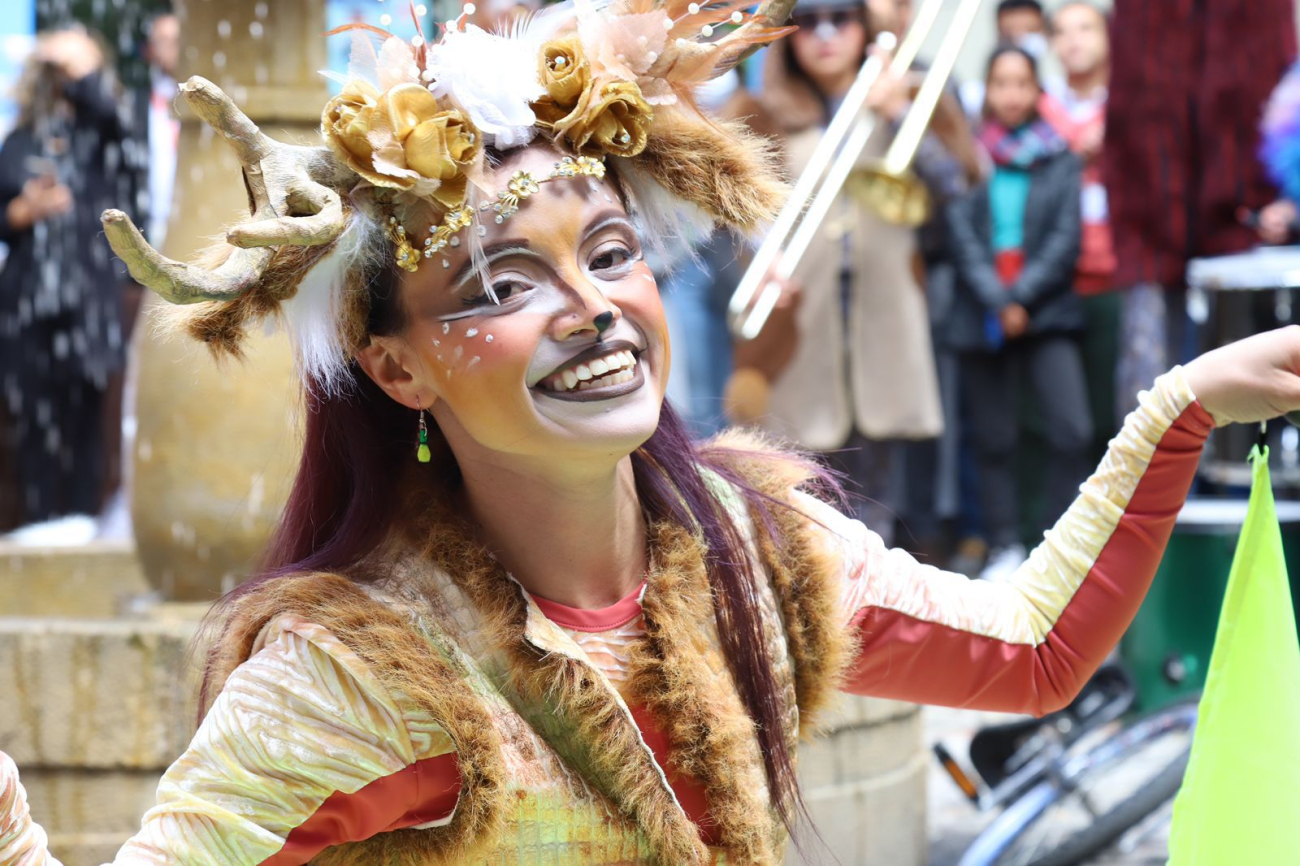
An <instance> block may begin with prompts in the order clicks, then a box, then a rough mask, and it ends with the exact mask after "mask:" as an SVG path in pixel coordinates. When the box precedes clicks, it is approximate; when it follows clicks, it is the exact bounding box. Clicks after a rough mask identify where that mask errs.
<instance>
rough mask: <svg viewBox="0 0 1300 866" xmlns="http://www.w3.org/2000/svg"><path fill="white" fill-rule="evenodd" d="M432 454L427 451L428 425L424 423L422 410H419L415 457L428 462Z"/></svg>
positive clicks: (422, 461)
mask: <svg viewBox="0 0 1300 866" xmlns="http://www.w3.org/2000/svg"><path fill="white" fill-rule="evenodd" d="M432 457H433V455H432V454H430V453H429V427H428V425H427V424H425V423H424V410H423V409H421V410H420V447H419V448H416V449H415V459H416V460H419V461H420V462H421V463H428V462H429V460H430V459H432Z"/></svg>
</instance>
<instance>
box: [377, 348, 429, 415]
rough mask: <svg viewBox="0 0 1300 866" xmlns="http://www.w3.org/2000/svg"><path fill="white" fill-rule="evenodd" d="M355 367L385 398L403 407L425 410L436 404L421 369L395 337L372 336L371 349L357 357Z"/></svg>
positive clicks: (412, 355)
mask: <svg viewBox="0 0 1300 866" xmlns="http://www.w3.org/2000/svg"><path fill="white" fill-rule="evenodd" d="M357 363H358V364H359V365H360V366H361V369H362V370H364V371H365V373H366V375H367V376H369V377H370V378H371V380H372V381H373V382H374V383H375V384H376V385H378V386H379V387H380V388H382V389H383V391H384V393H385V394H387V395H388V396H389V397H392V398H393V399H394V400H396V401H397V402H398V403H401V404H402V405H403V406H410V407H411V408H412V409H428V408H429V407H431V406H432V405H433V404H434V403H435V402H437V399H438V394H437V392H436V391H435V390H434V388H433V386H432V384H431V380H426V378H425V376H424V375H423V370H422V366H423V365H420V364H419V360H418V358H417V357H416V356H415V354H414V353H412V352H410V351H408V350H407V349H406V344H405V343H403V342H402V341H401V340H400V339H398V338H396V337H374V336H372V337H371V338H370V345H368V346H366V347H365V348H364V349H362V350H361V351H360V352H358V353H357Z"/></svg>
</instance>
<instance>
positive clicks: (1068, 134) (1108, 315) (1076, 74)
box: [1038, 2, 1120, 459]
mask: <svg viewBox="0 0 1300 866" xmlns="http://www.w3.org/2000/svg"><path fill="white" fill-rule="evenodd" d="M1052 50H1053V51H1054V52H1055V53H1056V56H1057V58H1058V59H1059V60H1060V61H1061V65H1062V67H1063V68H1064V69H1065V76H1066V77H1065V78H1064V79H1063V80H1061V79H1057V80H1054V81H1051V80H1049V81H1048V82H1046V84H1045V89H1046V92H1045V93H1044V94H1043V97H1042V99H1040V100H1039V104H1038V110H1039V112H1040V113H1041V114H1042V116H1043V119H1044V120H1046V121H1047V122H1048V123H1050V124H1051V125H1052V128H1053V129H1055V130H1056V131H1057V132H1058V133H1060V135H1061V137H1062V138H1064V139H1065V140H1066V142H1067V143H1068V144H1069V145H1070V149H1071V150H1072V151H1074V152H1075V153H1076V154H1077V155H1078V156H1079V158H1080V159H1081V160H1083V185H1082V188H1081V190H1080V196H1079V201H1080V207H1081V211H1080V216H1081V218H1082V226H1083V233H1082V240H1081V244H1080V252H1079V265H1078V268H1077V269H1076V272H1075V278H1074V289H1075V291H1076V292H1078V293H1079V295H1080V296H1081V297H1082V300H1083V312H1084V318H1085V319H1086V322H1087V325H1086V327H1085V328H1084V332H1083V346H1082V348H1083V362H1084V369H1085V370H1086V371H1087V374H1088V397H1089V404H1090V405H1091V407H1092V419H1093V425H1094V428H1095V433H1096V436H1095V439H1094V442H1093V451H1094V452H1095V455H1094V456H1095V457H1096V458H1097V459H1100V457H1101V455H1102V454H1103V453H1105V450H1106V442H1107V441H1108V440H1109V438H1110V436H1111V435H1112V434H1113V433H1114V432H1115V430H1116V420H1117V419H1116V417H1115V405H1116V401H1115V373H1116V369H1115V362H1116V358H1117V357H1118V356H1119V307H1120V299H1119V296H1118V295H1117V294H1115V293H1114V292H1113V291H1112V289H1113V288H1114V277H1115V245H1114V242H1113V240H1112V238H1111V235H1110V218H1109V213H1108V212H1107V208H1106V187H1105V186H1104V185H1103V184H1102V178H1101V160H1100V156H1101V148H1102V140H1103V138H1104V136H1105V133H1106V96H1107V86H1108V85H1109V82H1110V36H1109V34H1107V32H1106V15H1105V13H1103V12H1102V11H1101V10H1100V9H1098V8H1097V7H1096V6H1093V5H1092V4H1091V3H1087V2H1070V3H1066V4H1065V5H1063V6H1059V7H1057V9H1056V11H1055V12H1054V13H1053V15H1052Z"/></svg>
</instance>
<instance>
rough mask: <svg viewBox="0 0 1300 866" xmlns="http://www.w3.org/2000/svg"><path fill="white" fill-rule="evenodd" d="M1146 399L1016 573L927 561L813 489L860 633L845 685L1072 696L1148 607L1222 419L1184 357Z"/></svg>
mask: <svg viewBox="0 0 1300 866" xmlns="http://www.w3.org/2000/svg"><path fill="white" fill-rule="evenodd" d="M1139 403H1140V404H1139V407H1138V408H1137V409H1136V410H1134V411H1133V413H1132V414H1130V415H1129V417H1128V418H1127V419H1126V420H1125V422H1124V426H1123V428H1122V429H1121V431H1120V433H1119V435H1117V436H1116V437H1115V438H1114V439H1113V440H1112V441H1111V443H1110V448H1109V450H1108V451H1107V453H1106V456H1105V458H1104V459H1103V460H1102V462H1101V465H1100V466H1099V467H1098V468H1097V471H1096V472H1095V473H1094V474H1093V475H1092V477H1091V478H1089V479H1088V480H1087V482H1085V483H1084V484H1083V485H1082V487H1081V488H1080V492H1079V497H1078V498H1077V499H1076V500H1075V501H1074V504H1073V505H1072V506H1071V507H1070V508H1069V510H1068V511H1067V512H1066V513H1065V514H1064V515H1063V516H1062V517H1061V519H1060V520H1058V521H1057V523H1056V525H1055V526H1053V527H1052V529H1051V530H1049V531H1048V532H1047V533H1046V534H1045V536H1044V540H1043V542H1042V543H1041V544H1039V545H1038V547H1036V548H1035V549H1034V551H1033V553H1032V554H1031V555H1030V557H1029V560H1028V561H1027V562H1026V563H1025V564H1024V565H1023V566H1021V567H1020V569H1019V570H1017V571H1016V572H1015V573H1014V574H1013V575H1012V576H1011V577H1010V578H1008V579H1007V580H1005V581H1000V582H996V583H991V582H987V581H981V580H970V579H968V578H966V577H965V576H963V575H959V574H953V573H950V572H944V571H941V570H939V569H937V568H934V567H933V566H927V565H921V564H919V563H917V562H916V561H915V560H914V559H913V558H912V557H911V556H910V555H909V554H907V553H906V552H904V551H901V550H890V549H887V548H886V547H885V545H884V544H883V543H882V541H881V539H880V537H879V536H878V535H876V534H875V533H873V532H871V531H869V530H868V529H867V528H866V527H864V526H863V525H862V524H861V523H859V522H857V521H854V520H850V519H849V518H847V517H844V516H843V515H841V514H839V513H838V512H837V511H835V510H834V509H832V508H830V507H829V506H826V505H824V504H821V503H816V504H812V502H813V501H812V500H811V498H809V499H808V500H806V502H807V503H808V504H809V508H810V510H811V512H812V513H811V515H810V516H812V517H814V518H815V519H816V521H817V522H818V523H819V524H820V526H818V527H816V528H815V529H814V531H817V532H820V533H822V534H823V535H824V540H825V543H827V544H831V545H835V546H837V547H838V551H837V557H838V558H839V560H840V562H841V563H842V571H841V574H840V577H841V579H842V591H841V600H842V606H841V610H842V612H843V614H844V618H845V621H846V623H847V624H848V627H849V628H851V629H853V630H854V631H855V633H856V634H855V637H856V638H857V639H860V642H861V643H860V649H859V651H858V654H857V658H856V660H855V663H854V664H853V665H852V667H851V668H850V671H849V674H848V679H847V682H846V685H845V690H846V691H849V692H852V693H854V694H861V695H874V696H878V697H886V698H894V699H898V700H905V701H914V702H917V703H929V704H942V705H945V706H953V707H970V708H979V709H989V710H1001V711H1005V712H1025V713H1033V714H1037V715H1042V714H1045V713H1048V712H1051V711H1053V710H1056V709H1059V708H1061V707H1063V706H1065V705H1066V704H1067V703H1069V701H1070V700H1071V699H1072V698H1073V697H1074V696H1075V695H1076V694H1077V693H1078V691H1079V689H1080V688H1082V686H1083V684H1084V683H1085V682H1086V681H1087V680H1088V678H1089V677H1090V676H1092V674H1093V672H1094V671H1095V670H1096V669H1097V667H1098V666H1099V665H1100V664H1101V662H1102V661H1103V660H1104V659H1105V657H1106V655H1107V654H1108V653H1109V652H1110V651H1111V649H1112V648H1113V647H1114V646H1115V645H1116V644H1117V643H1118V642H1119V639H1120V637H1121V636H1122V635H1123V634H1124V631H1125V629H1127V628H1128V625H1129V623H1130V622H1131V621H1132V620H1133V617H1134V616H1135V615H1136V614H1137V611H1138V608H1139V606H1140V605H1141V604H1142V599H1143V598H1144V597H1145V596H1146V592H1147V588H1148V587H1149V586H1150V584H1151V580H1152V578H1153V576H1154V575H1155V571H1156V568H1157V566H1158V565H1159V564H1160V559H1161V557H1162V555H1163V554H1164V549H1165V544H1166V543H1167V542H1168V540H1169V536H1170V533H1171V532H1172V531H1173V528H1174V521H1175V519H1176V518H1177V516H1178V512H1179V510H1180V509H1181V507H1182V504H1183V500H1184V499H1185V497H1186V496H1187V491H1188V488H1189V487H1190V485H1191V483H1192V479H1193V476H1194V475H1195V472H1196V466H1197V462H1198V461H1199V459H1200V455H1201V449H1202V446H1203V444H1204V442H1205V439H1206V437H1207V436H1208V435H1209V433H1210V430H1211V429H1212V428H1213V426H1214V423H1213V420H1212V419H1211V417H1210V415H1209V413H1208V412H1206V411H1205V409H1204V408H1202V407H1201V405H1200V404H1199V403H1197V402H1196V398H1195V396H1194V395H1193V394H1192V392H1191V389H1190V387H1189V386H1188V385H1187V381H1186V379H1185V377H1184V376H1183V373H1182V370H1181V369H1180V368H1175V369H1174V370H1172V371H1170V372H1169V373H1167V374H1166V375H1164V376H1161V377H1160V378H1159V379H1158V380H1157V381H1156V383H1155V386H1154V387H1153V388H1152V389H1151V390H1150V391H1146V392H1143V393H1142V394H1141V395H1140V400H1139Z"/></svg>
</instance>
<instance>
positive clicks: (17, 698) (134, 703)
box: [0, 545, 194, 866]
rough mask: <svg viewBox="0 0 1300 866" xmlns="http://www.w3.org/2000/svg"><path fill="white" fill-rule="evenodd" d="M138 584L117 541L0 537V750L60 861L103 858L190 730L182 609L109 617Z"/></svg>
mask: <svg viewBox="0 0 1300 866" xmlns="http://www.w3.org/2000/svg"><path fill="white" fill-rule="evenodd" d="M144 588H145V582H144V578H143V576H142V574H141V573H140V568H139V565H138V564H137V563H136V561H135V558H134V553H133V551H132V550H131V548H130V547H129V546H121V545H95V546H90V547H85V548H76V549H49V550H39V551H33V550H31V549H26V550H19V549H14V548H3V547H0V749H3V750H4V751H5V752H7V753H8V754H9V755H10V756H11V757H12V758H13V759H14V761H15V762H16V763H17V764H18V767H19V770H20V772H21V774H22V780H23V785H24V786H25V787H26V788H27V792H28V796H29V802H30V806H31V809H32V814H33V816H34V817H35V818H36V820H37V821H38V822H40V823H41V825H42V826H44V827H45V829H46V831H48V833H49V834H50V847H51V850H52V851H53V852H54V853H55V855H56V856H58V857H59V858H60V859H61V860H62V861H63V862H64V864H65V866H83V864H84V866H93V864H99V863H104V862H108V861H111V860H112V859H113V855H114V854H115V853H116V852H117V849H118V848H119V847H121V845H122V843H123V842H124V841H125V840H126V839H127V838H129V837H130V836H131V835H132V834H133V833H134V832H135V831H136V830H137V829H139V826H140V816H142V815H143V814H144V813H145V811H146V810H147V809H148V808H149V807H150V806H151V805H153V802H154V791H155V789H156V788H157V785H158V777H159V776H160V775H162V772H163V771H164V770H165V769H166V768H167V766H168V765H169V764H171V762H172V760H174V759H175V757H176V756H177V755H178V754H180V752H181V751H182V750H183V748H184V746H185V743H186V741H187V739H188V737H189V733H190V723H189V720H190V719H192V718H193V711H192V709H191V707H190V705H189V703H188V695H189V694H190V688H189V685H188V683H186V682H184V681H183V680H184V676H185V672H186V671H187V669H188V668H187V664H186V648H187V646H188V644H189V639H190V635H191V634H192V632H193V628H194V622H193V617H192V615H191V614H192V612H191V611H188V610H183V611H181V614H182V615H180V616H171V615H168V616H158V614H159V613H161V612H164V611H169V609H168V608H167V607H166V606H155V607H152V608H148V613H147V614H146V613H138V614H137V615H136V616H134V617H131V618H119V617H118V614H120V613H121V612H123V611H130V610H132V609H136V610H138V611H144V610H145V609H146V608H145V607H144V606H143V605H140V604H138V603H137V601H136V599H138V598H140V593H141V592H142V591H143V590H144ZM59 613H63V614H64V615H63V616H58V614H59Z"/></svg>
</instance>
